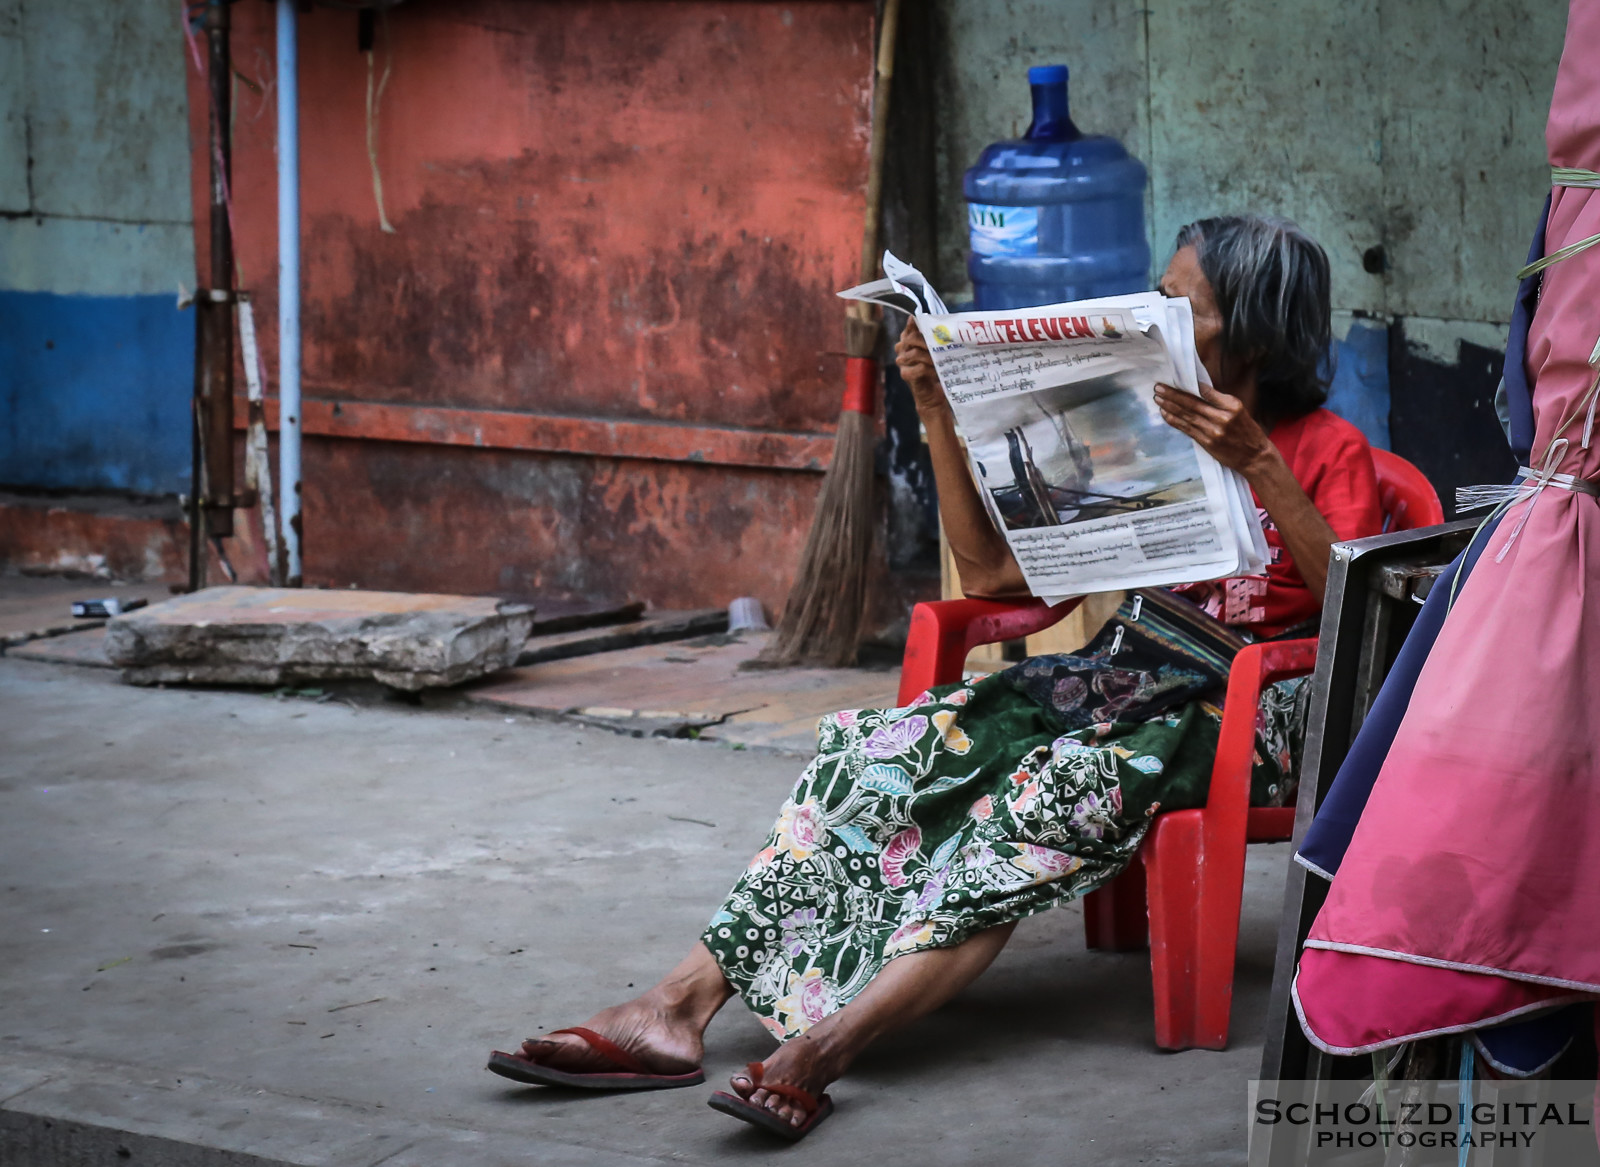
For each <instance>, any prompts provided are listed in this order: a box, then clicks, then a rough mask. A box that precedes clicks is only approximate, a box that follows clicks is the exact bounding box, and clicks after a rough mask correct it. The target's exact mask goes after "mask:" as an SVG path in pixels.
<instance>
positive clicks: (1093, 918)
mask: <svg viewBox="0 0 1600 1167" xmlns="http://www.w3.org/2000/svg"><path fill="white" fill-rule="evenodd" d="M1083 939H1084V944H1085V946H1086V947H1088V948H1099V949H1104V950H1106V951H1107V952H1137V951H1138V950H1139V949H1141V948H1144V947H1146V946H1148V945H1149V943H1150V924H1149V919H1148V917H1147V916H1146V913H1145V874H1144V857H1143V855H1142V854H1140V855H1135V856H1134V858H1133V862H1132V863H1130V864H1128V866H1127V867H1126V868H1125V869H1124V870H1123V872H1122V874H1121V875H1119V876H1117V877H1116V878H1115V879H1113V880H1111V881H1110V882H1109V883H1106V884H1103V885H1102V886H1101V887H1099V888H1098V889H1096V890H1095V891H1092V892H1090V893H1089V894H1088V895H1086V896H1084V897H1083Z"/></svg>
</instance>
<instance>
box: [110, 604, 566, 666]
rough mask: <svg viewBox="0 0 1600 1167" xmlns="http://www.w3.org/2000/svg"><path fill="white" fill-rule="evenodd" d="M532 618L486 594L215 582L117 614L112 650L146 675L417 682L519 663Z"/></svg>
mask: <svg viewBox="0 0 1600 1167" xmlns="http://www.w3.org/2000/svg"><path fill="white" fill-rule="evenodd" d="M533 617H534V612H533V608H532V607H530V606H529V605H526V604H515V603H510V602H508V601H505V600H497V599H494V598H493V597H486V596H442V595H417V594H411V593H407V592H364V591H354V590H352V591H332V590H328V591H319V590H314V589H307V588H255V587H218V588H206V589H205V590H204V591H199V592H195V593H193V594H192V595H186V596H178V597H175V598H174V599H171V600H168V601H167V602H166V603H163V604H156V605H154V606H152V607H149V608H144V609H141V610H140V611H137V612H131V613H129V614H128V615H125V616H119V617H117V618H116V619H114V620H112V621H111V622H110V623H109V624H108V625H107V626H106V639H105V653H106V656H107V658H109V659H110V661H111V663H112V664H114V665H116V666H118V667H119V668H121V669H122V676H123V679H124V680H126V681H130V682H132V683H133V684H136V685H155V684H194V683H200V684H212V685H219V684H220V685H228V684H233V685H283V684H290V683H297V682H303V681H323V680H335V679H347V678H357V677H359V678H371V679H373V680H376V681H381V682H382V683H383V684H385V685H390V686H392V687H394V688H396V689H405V690H409V691H416V690H419V689H428V688H436V687H442V686H448V685H458V684H460V683H461V682H463V681H469V680H472V679H474V678H477V677H482V676H485V675H487V674H488V673H492V672H496V671H497V670H499V669H502V668H505V667H507V666H509V665H512V664H514V663H515V662H516V659H517V656H518V654H519V653H520V652H521V650H522V645H523V642H524V641H525V640H527V638H528V633H529V631H530V629H531V628H532V626H533Z"/></svg>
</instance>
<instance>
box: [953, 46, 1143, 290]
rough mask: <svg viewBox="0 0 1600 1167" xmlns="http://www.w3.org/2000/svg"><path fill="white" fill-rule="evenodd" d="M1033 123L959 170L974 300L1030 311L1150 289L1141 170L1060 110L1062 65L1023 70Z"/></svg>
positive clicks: (1112, 143)
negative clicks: (1021, 134) (1016, 138)
mask: <svg viewBox="0 0 1600 1167" xmlns="http://www.w3.org/2000/svg"><path fill="white" fill-rule="evenodd" d="M1028 84H1029V86H1030V87H1031V88H1032V89H1033V124H1032V125H1030V126H1029V127H1028V132H1027V134H1026V135H1025V136H1024V137H1023V138H1022V139H1021V140H1020V141H1016V142H995V143H994V144H993V145H991V146H989V147H987V148H986V149H985V150H984V152H983V153H982V154H981V155H979V157H978V164H977V165H976V166H974V167H973V168H972V169H971V170H969V171H967V176H966V180H965V182H963V184H962V189H963V190H964V191H965V193H966V196H967V217H968V221H969V223H970V224H971V244H972V253H971V255H970V257H969V258H968V260H967V272H968V274H969V275H971V277H972V288H973V292H974V296H975V299H976V304H977V307H978V308H980V309H988V308H1030V307H1033V306H1035V305H1038V304H1059V303H1061V302H1063V301H1065V300H1084V299H1088V298H1090V297H1093V296H1116V295H1121V294H1123V293H1125V292H1139V291H1143V290H1145V289H1146V288H1148V287H1149V286H1150V282H1149V281H1150V244H1149V243H1148V242H1147V241H1146V239H1145V234H1144V184H1145V169H1144V165H1143V164H1142V163H1140V161H1139V160H1138V159H1137V158H1133V157H1130V156H1129V154H1128V152H1127V151H1126V150H1124V149H1123V148H1122V143H1121V142H1118V141H1117V140H1116V139H1115V138H1108V137H1106V136H1105V135H1103V134H1084V133H1083V132H1082V131H1080V130H1079V129H1078V127H1077V126H1075V125H1073V124H1072V118H1071V117H1070V116H1069V115H1068V113H1067V67H1066V66H1065V65H1037V66H1035V67H1034V68H1032V69H1029V70H1028Z"/></svg>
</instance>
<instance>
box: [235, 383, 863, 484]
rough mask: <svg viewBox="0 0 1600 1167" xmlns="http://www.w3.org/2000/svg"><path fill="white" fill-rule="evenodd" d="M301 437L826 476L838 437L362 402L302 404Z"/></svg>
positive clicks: (238, 412) (240, 416)
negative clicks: (793, 471) (475, 447)
mask: <svg viewBox="0 0 1600 1167" xmlns="http://www.w3.org/2000/svg"><path fill="white" fill-rule="evenodd" d="M249 407H250V403H249V402H247V401H246V400H245V399H244V398H243V397H240V398H238V399H237V401H236V402H235V414H234V416H235V419H236V420H235V423H234V424H235V426H236V428H238V429H239V430H244V429H245V428H246V425H247V413H248V410H249ZM263 413H264V416H265V421H266V425H267V428H268V429H270V430H272V431H273V432H277V429H278V403H277V402H276V401H270V402H267V403H266V404H265V408H264V409H263ZM300 428H301V431H302V432H303V433H308V434H317V435H319V436H321V437H329V438H362V439H366V440H369V441H381V442H422V443H424V444H428V445H439V446H477V447H482V448H485V449H494V450H537V451H541V452H543V453H551V454H591V455H594V456H595V457H600V458H642V459H646V460H649V461H661V462H700V463H704V464H706V465H708V466H757V467H763V468H766V469H769V470H803V471H811V472H813V473H821V472H822V471H823V470H825V469H827V465H828V459H829V457H831V456H832V453H833V435H832V434H806V433H800V434H795V433H783V432H780V431H776V430H766V429H735V428H733V427H731V426H704V425H685V424H682V423H679V422H662V421H611V420H608V419H606V418H597V417H552V416H549V415H547V414H537V413H511V412H508V411H503V410H491V409H448V408H441V407H435V406H426V405H384V404H373V403H371V402H363V401H355V402H351V401H331V400H328V399H326V398H314V397H312V398H303V399H302V408H301V418H300Z"/></svg>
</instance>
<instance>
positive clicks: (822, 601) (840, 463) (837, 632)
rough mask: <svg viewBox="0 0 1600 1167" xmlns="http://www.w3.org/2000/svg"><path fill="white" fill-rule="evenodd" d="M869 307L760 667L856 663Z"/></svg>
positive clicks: (887, 58)
mask: <svg viewBox="0 0 1600 1167" xmlns="http://www.w3.org/2000/svg"><path fill="white" fill-rule="evenodd" d="M899 15H900V0H885V2H884V6H883V20H882V23H881V27H880V29H879V33H878V61H877V79H876V83H875V85H874V86H873V102H872V148H871V153H870V154H869V156H868V168H867V213H866V225H865V228H864V230H863V231H862V238H861V281H862V282H863V283H865V282H866V281H868V280H871V279H874V278H875V277H876V276H877V274H878V233H879V225H880V220H881V217H882V210H883V157H884V144H885V139H886V137H887V136H888V129H889V84H890V82H891V80H892V79H893V77H894V39H895V26H896V23H897V22H898V19H899ZM874 311H875V310H874V308H873V307H872V306H871V305H870V304H862V303H852V304H851V305H850V315H849V316H848V317H847V318H846V320H845V354H846V356H847V358H848V360H847V362H846V374H845V392H844V403H843V407H842V411H841V413H840V415H839V431H838V435H837V437H836V438H835V440H834V445H833V460H832V461H831V462H830V463H829V464H828V472H827V474H826V475H825V476H824V477H823V479H822V490H821V491H820V493H819V494H818V496H817V513H816V516H815V517H814V518H813V519H812V521H811V533H810V534H809V535H808V536H807V537H806V545H805V550H804V551H803V552H802V553H801V556H800V573H799V575H798V576H797V577H796V579H795V582H794V586H793V587H792V588H791V589H790V591H789V599H788V602H787V603H785V604H784V606H783V619H782V620H781V621H779V623H778V632H777V635H776V636H774V637H773V638H772V642H771V643H770V644H768V645H767V647H766V648H765V649H764V650H763V651H762V653H761V655H760V657H759V658H758V660H759V662H760V663H762V664H766V665H771V666H783V665H799V664H814V665H827V666H830V667H835V668H837V667H841V666H845V665H852V664H854V663H855V660H856V646H857V644H858V643H859V641H860V638H861V620H862V616H863V614H864V612H865V608H866V584H867V561H868V559H869V558H870V556H871V554H872V526H873V507H872V493H873V492H872V468H873V457H872V454H873V448H874V446H875V445H876V443H877V424H876V419H875V414H876V406H877V395H878V362H877V357H876V354H877V351H878V333H879V324H878V321H877V319H876V318H875V317H874V315H873V313H874Z"/></svg>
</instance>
